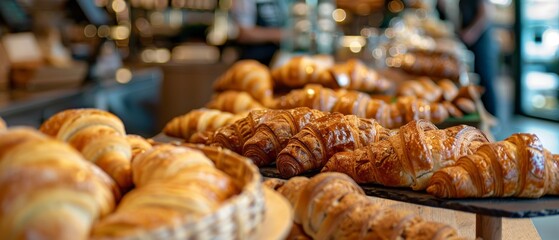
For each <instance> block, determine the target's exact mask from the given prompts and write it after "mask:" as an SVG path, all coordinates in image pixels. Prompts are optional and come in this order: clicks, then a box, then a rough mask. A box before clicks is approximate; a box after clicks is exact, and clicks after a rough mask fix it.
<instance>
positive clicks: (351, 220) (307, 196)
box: [277, 173, 458, 239]
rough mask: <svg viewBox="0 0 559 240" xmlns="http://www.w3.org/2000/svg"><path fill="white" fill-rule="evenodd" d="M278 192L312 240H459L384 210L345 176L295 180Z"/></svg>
mask: <svg viewBox="0 0 559 240" xmlns="http://www.w3.org/2000/svg"><path fill="white" fill-rule="evenodd" d="M277 191H278V192H279V193H280V194H287V195H284V196H285V197H286V198H287V199H288V200H289V202H290V203H291V205H292V206H293V211H294V222H295V224H300V225H301V226H302V228H303V230H304V232H305V233H306V234H307V235H309V236H310V237H311V238H312V239H457V238H458V235H457V232H456V230H455V229H454V228H452V227H450V226H448V225H445V224H441V223H436V222H430V221H425V220H423V219H422V218H421V217H419V216H418V215H415V214H412V213H408V212H404V211H400V210H397V209H392V208H386V207H382V206H381V205H380V204H377V203H375V202H374V200H372V199H371V198H369V197H367V196H365V195H364V193H363V190H362V189H361V188H360V187H359V186H358V185H357V184H355V182H354V181H353V180H352V179H350V178H349V177H347V176H346V175H344V174H339V173H321V174H318V175H316V176H314V177H313V178H311V179H308V178H304V177H294V178H292V179H290V180H289V181H287V182H286V183H285V184H283V185H282V186H280V187H279V188H278V189H277Z"/></svg>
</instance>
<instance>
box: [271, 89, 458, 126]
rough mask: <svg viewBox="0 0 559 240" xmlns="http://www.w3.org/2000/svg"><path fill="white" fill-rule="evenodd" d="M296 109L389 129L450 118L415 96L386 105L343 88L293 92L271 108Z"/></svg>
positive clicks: (441, 107)
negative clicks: (368, 120) (354, 118)
mask: <svg viewBox="0 0 559 240" xmlns="http://www.w3.org/2000/svg"><path fill="white" fill-rule="evenodd" d="M295 107H308V108H312V109H317V110H320V111H325V112H339V113H342V114H346V115H356V116H357V117H361V118H372V119H375V120H377V121H378V123H379V124H380V125H382V126H384V127H387V128H391V129H392V128H398V127H400V126H402V125H403V124H406V123H408V122H409V121H411V120H417V119H425V120H429V121H432V122H434V123H441V122H443V121H444V120H445V119H447V118H448V116H449V113H448V110H447V108H446V107H445V105H444V104H443V103H438V102H432V103H429V102H427V101H426V100H423V99H418V98H417V97H415V96H401V97H398V98H397V99H395V101H394V102H392V103H387V102H384V101H382V100H379V99H373V98H371V97H370V96H369V95H367V94H364V93H362V92H358V91H352V90H345V89H342V90H338V91H334V90H332V89H329V88H324V87H322V86H320V85H316V84H309V85H306V86H305V88H303V89H297V90H293V91H291V92H290V93H288V94H287V95H284V96H282V97H279V98H277V99H275V100H274V104H273V105H272V106H271V108H275V109H290V108H295Z"/></svg>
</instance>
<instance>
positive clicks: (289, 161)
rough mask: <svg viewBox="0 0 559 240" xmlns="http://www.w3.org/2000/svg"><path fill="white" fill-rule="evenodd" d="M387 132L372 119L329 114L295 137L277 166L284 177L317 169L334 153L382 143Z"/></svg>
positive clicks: (280, 157) (288, 144)
mask: <svg viewBox="0 0 559 240" xmlns="http://www.w3.org/2000/svg"><path fill="white" fill-rule="evenodd" d="M389 132H390V131H389V130H388V129H387V128H384V127H382V126H381V125H380V124H378V123H377V122H376V121H375V120H370V119H364V118H358V117H356V116H355V115H343V114H340V113H332V114H329V115H326V116H324V117H321V118H319V119H316V120H314V121H313V122H311V123H309V124H308V125H307V126H305V128H303V129H302V130H301V131H300V132H299V133H297V134H295V135H294V136H293V137H292V138H291V139H290V140H289V142H288V143H287V146H286V147H285V148H284V149H283V150H282V151H281V152H280V153H279V155H278V157H277V162H276V165H277V168H278V171H279V173H280V175H281V176H282V177H284V178H290V177H293V176H295V175H300V174H302V173H305V172H309V171H312V170H319V169H321V168H322V167H323V166H324V164H326V161H328V159H329V158H330V157H331V156H333V155H334V154H335V153H337V152H342V151H352V150H354V149H357V148H360V147H364V146H367V145H369V144H372V143H374V142H378V141H380V140H384V139H386V138H388V136H389Z"/></svg>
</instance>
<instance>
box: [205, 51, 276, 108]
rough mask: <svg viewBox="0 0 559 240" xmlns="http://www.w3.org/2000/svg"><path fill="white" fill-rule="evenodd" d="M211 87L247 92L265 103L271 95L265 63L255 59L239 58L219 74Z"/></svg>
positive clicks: (271, 85) (269, 76) (269, 79)
mask: <svg viewBox="0 0 559 240" xmlns="http://www.w3.org/2000/svg"><path fill="white" fill-rule="evenodd" d="M213 89H214V90H215V91H217V92H222V91H226V90H235V91H242V92H247V93H248V94H250V96H252V97H253V98H254V99H256V100H257V101H259V102H260V103H262V104H267V103H268V102H269V101H270V100H271V99H272V96H273V81H272V76H271V74H270V70H269V69H268V67H267V66H266V65H263V64H261V63H259V62H258V61H255V60H240V61H237V62H236V63H234V64H233V65H232V66H231V67H230V68H229V69H228V70H227V71H226V72H225V73H223V74H222V75H221V76H219V78H218V79H217V80H216V81H215V82H214V84H213Z"/></svg>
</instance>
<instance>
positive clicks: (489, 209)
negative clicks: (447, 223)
mask: <svg viewBox="0 0 559 240" xmlns="http://www.w3.org/2000/svg"><path fill="white" fill-rule="evenodd" d="M152 139H153V140H155V141H157V142H165V143H171V142H175V143H180V142H181V141H182V140H181V139H177V138H172V137H168V136H165V135H164V134H159V135H157V136H155V137H153V138H152ZM260 173H261V174H262V176H263V177H265V178H280V179H281V178H282V177H281V176H280V175H279V172H278V170H277V168H276V166H275V165H271V166H267V167H261V168H260ZM317 173H318V171H315V172H310V173H306V174H304V175H302V176H306V177H312V176H314V175H316V174H317ZM361 187H362V188H363V190H364V191H365V193H366V194H367V195H368V196H372V197H379V198H385V199H391V200H396V201H401V202H407V203H413V204H419V205H424V206H430V207H437V208H444V209H453V210H457V211H462V212H469V213H475V214H479V215H486V216H491V217H507V218H531V217H544V216H551V215H559V196H545V197H542V198H537V199H526V198H468V199H444V198H437V197H435V196H432V195H430V194H428V193H427V192H425V191H413V190H411V189H407V188H391V187H384V186H380V185H371V184H368V185H367V184H365V185H361Z"/></svg>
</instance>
